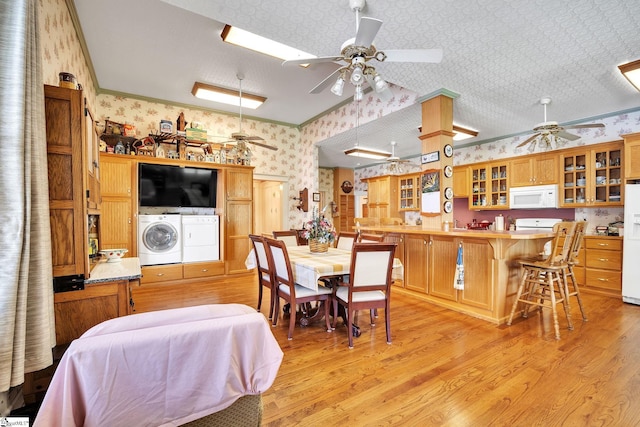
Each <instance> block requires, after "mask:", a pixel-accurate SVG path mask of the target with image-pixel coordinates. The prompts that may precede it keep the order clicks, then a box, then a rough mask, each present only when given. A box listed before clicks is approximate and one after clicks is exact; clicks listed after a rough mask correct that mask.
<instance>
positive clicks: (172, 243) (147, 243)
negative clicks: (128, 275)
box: [138, 214, 182, 265]
mask: <svg viewBox="0 0 640 427" xmlns="http://www.w3.org/2000/svg"><path fill="white" fill-rule="evenodd" d="M181 228H182V220H181V216H180V215H179V214H165V215H140V216H139V217H138V258H140V265H157V264H172V263H177V262H182V237H181V235H180V230H181Z"/></svg>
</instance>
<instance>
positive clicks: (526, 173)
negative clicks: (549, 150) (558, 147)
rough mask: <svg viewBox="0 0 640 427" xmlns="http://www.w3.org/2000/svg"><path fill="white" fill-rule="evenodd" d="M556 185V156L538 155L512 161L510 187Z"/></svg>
mask: <svg viewBox="0 0 640 427" xmlns="http://www.w3.org/2000/svg"><path fill="white" fill-rule="evenodd" d="M557 183H558V155H557V154H539V155H534V156H525V157H521V158H515V159H512V160H511V162H510V186H511V187H523V186H527V185H547V184H557Z"/></svg>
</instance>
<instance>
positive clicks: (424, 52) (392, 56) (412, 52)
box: [383, 49, 442, 64]
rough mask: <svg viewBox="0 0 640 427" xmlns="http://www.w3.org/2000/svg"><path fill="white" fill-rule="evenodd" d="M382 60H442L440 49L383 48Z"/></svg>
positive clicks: (433, 61)
mask: <svg viewBox="0 0 640 427" xmlns="http://www.w3.org/2000/svg"><path fill="white" fill-rule="evenodd" d="M383 52H384V54H385V55H386V56H387V57H386V58H385V59H384V62H430V63H434V64H437V63H439V62H440V61H442V49H385V50H384V51H383Z"/></svg>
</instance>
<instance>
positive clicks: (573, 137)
mask: <svg viewBox="0 0 640 427" xmlns="http://www.w3.org/2000/svg"><path fill="white" fill-rule="evenodd" d="M556 136H559V137H560V138H564V139H568V140H569V141H575V140H576V139H580V137H579V136H578V135H574V134H572V133H569V132H565V131H563V130H561V131H560V132H556Z"/></svg>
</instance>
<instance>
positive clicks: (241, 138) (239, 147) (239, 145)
mask: <svg viewBox="0 0 640 427" xmlns="http://www.w3.org/2000/svg"><path fill="white" fill-rule="evenodd" d="M236 77H237V78H238V82H239V94H240V96H239V103H240V118H239V125H238V132H233V133H232V134H231V137H230V139H227V140H226V141H221V142H220V143H221V144H225V145H226V144H235V145H236V146H235V149H236V151H237V152H238V153H239V154H240V155H244V156H246V155H249V156H250V155H251V150H249V147H247V143H249V144H253V145H256V146H258V147H262V148H266V149H268V150H274V151H277V150H278V148H277V147H273V146H271V145H268V144H266V143H265V142H262V141H264V138H261V137H259V136H250V135H248V134H246V133H244V132H243V131H242V80H243V79H244V75H242V74H241V73H238V74H236ZM225 138H229V137H225Z"/></svg>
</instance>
